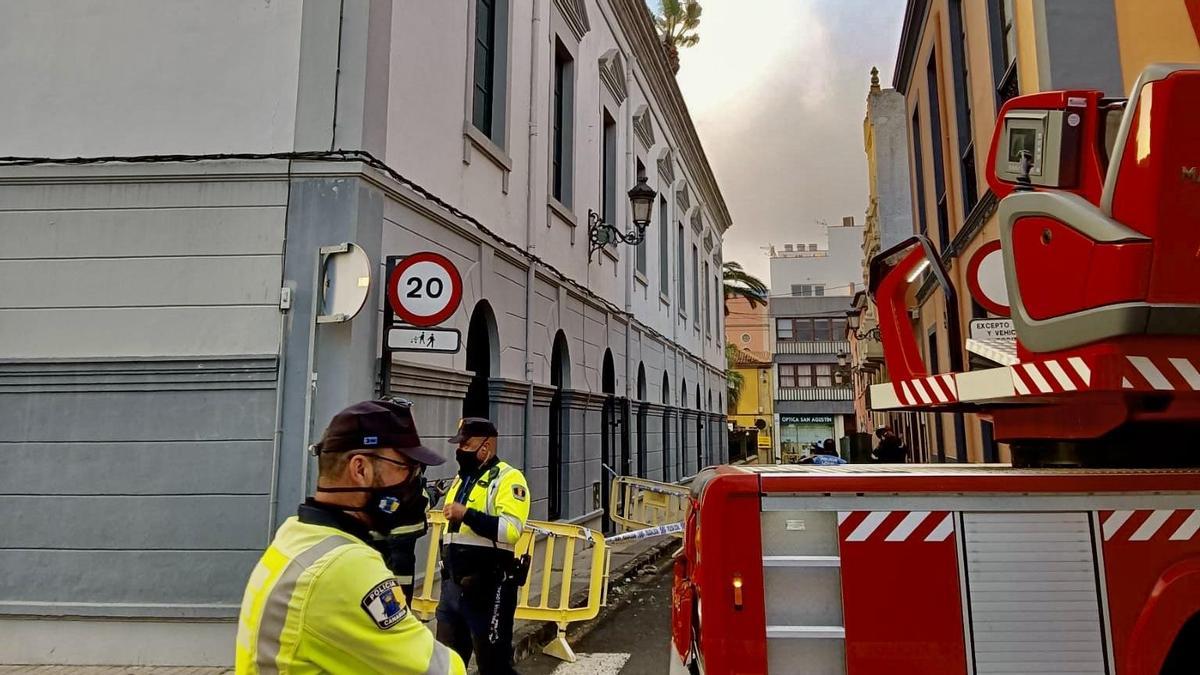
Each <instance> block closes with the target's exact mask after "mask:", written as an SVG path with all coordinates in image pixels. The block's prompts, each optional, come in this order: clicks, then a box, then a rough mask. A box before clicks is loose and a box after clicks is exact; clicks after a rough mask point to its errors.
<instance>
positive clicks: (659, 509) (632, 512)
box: [609, 476, 691, 536]
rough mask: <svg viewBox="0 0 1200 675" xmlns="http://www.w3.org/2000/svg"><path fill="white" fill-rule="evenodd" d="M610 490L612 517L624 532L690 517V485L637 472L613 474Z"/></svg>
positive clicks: (610, 515)
mask: <svg viewBox="0 0 1200 675" xmlns="http://www.w3.org/2000/svg"><path fill="white" fill-rule="evenodd" d="M610 494H611V495H612V498H611V501H610V502H609V503H610V504H611V506H610V507H609V510H610V511H611V513H609V517H610V518H612V521H613V522H614V523H616V525H617V527H618V528H620V530H621V531H622V532H628V531H630V530H641V529H645V528H648V527H655V526H658V525H666V524H667V523H678V522H683V521H686V520H687V512H688V509H689V508H690V504H691V489H690V488H688V487H685V486H682V485H677V484H674V483H660V482H659V481H654V480H646V479H644V478H634V477H633V476H615V477H613V481H612V491H611V493H610ZM679 536H682V535H681V534H680V535H679Z"/></svg>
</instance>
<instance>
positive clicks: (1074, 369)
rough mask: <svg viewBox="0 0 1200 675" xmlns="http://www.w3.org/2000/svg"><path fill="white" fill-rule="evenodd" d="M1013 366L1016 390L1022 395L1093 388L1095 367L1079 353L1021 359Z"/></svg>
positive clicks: (1011, 368)
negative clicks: (1047, 358) (1041, 359)
mask: <svg viewBox="0 0 1200 675" xmlns="http://www.w3.org/2000/svg"><path fill="white" fill-rule="evenodd" d="M1009 370H1010V371H1011V372H1012V380H1013V390H1014V391H1016V392H1017V393H1018V394H1020V395H1021V396H1029V395H1035V394H1058V393H1062V392H1067V391H1086V390H1088V389H1091V388H1092V368H1091V366H1089V365H1088V363H1087V361H1085V360H1084V359H1083V358H1082V357H1079V356H1072V357H1070V358H1067V359H1061V360H1060V359H1049V360H1046V361H1030V362H1028V363H1018V364H1017V365H1015V366H1011V367H1010V368H1009Z"/></svg>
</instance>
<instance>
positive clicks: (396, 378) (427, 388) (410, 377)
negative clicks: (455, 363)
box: [391, 358, 471, 398]
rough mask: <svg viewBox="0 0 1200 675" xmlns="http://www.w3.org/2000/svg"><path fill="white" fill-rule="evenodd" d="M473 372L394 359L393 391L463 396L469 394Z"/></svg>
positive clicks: (396, 392)
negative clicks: (468, 389)
mask: <svg viewBox="0 0 1200 675" xmlns="http://www.w3.org/2000/svg"><path fill="white" fill-rule="evenodd" d="M470 383H471V374H470V373H468V372H466V371H462V370H451V369H449V368H440V367H436V366H427V365H422V364H417V363H412V362H409V361H400V360H398V359H396V358H393V359H392V377H391V392H392V393H393V394H396V395H398V396H404V395H405V394H421V395H423V396H436V397H440V398H462V397H464V396H466V395H467V387H468V385H470Z"/></svg>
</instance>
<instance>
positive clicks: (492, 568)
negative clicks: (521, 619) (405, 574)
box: [437, 417, 529, 675]
mask: <svg viewBox="0 0 1200 675" xmlns="http://www.w3.org/2000/svg"><path fill="white" fill-rule="evenodd" d="M496 435H497V434H496V427H495V425H493V424H492V423H491V422H490V421H488V420H486V419H484V418H482V417H467V418H464V419H463V420H462V421H460V422H459V423H458V433H457V434H456V435H455V436H454V437H453V438H451V439H450V442H451V443H455V444H457V445H458V452H457V453H456V455H457V459H458V466H459V472H458V476H457V477H456V478H455V479H454V484H453V485H451V486H450V491H449V492H448V493H446V505H445V507H444V508H443V510H442V511H443V513H444V514H445V516H446V519H447V520H448V521H449V524H448V525H447V528H446V533H445V534H444V535H443V544H444V546H443V548H442V561H443V574H442V594H441V598H440V599H439V600H438V608H437V622H438V629H437V635H438V640H439V641H441V642H444V643H446V644H448V645H450V646H451V647H452V648H453V649H454V651H456V652H458V654H459V655H460V656H462V658H463V661H464V662H466V663H470V661H471V652H472V651H474V653H475V656H476V658H477V659H478V664H479V673H480V675H492V674H493V673H503V674H507V673H515V672H516V671H514V670H513V667H512V655H513V654H512V628H513V614H514V613H515V612H516V608H517V589H518V587H519V586H520V585H521V583H522V582H523V581H524V576H525V574H527V573H528V558H525V559H524V560H523V561H522V560H521V559H518V558H517V557H516V556H514V553H513V552H514V550H515V548H516V544H517V540H518V539H520V538H521V531H522V530H523V529H524V527H525V520H526V519H527V518H528V517H529V486H528V485H527V484H526V482H525V476H523V475H522V474H521V472H520V471H519V470H517V469H516V468H514V467H512V466H509V465H508V464H506V463H504V462H502V461H500V459H499V458H497V457H496Z"/></svg>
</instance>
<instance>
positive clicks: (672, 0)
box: [654, 0, 701, 73]
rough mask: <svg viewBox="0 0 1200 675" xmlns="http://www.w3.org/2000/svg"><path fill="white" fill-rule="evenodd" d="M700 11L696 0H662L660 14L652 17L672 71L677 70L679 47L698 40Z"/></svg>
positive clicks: (692, 43) (690, 45) (687, 45)
mask: <svg viewBox="0 0 1200 675" xmlns="http://www.w3.org/2000/svg"><path fill="white" fill-rule="evenodd" d="M700 12H701V7H700V2H699V1H698V0H662V14H660V15H658V16H656V17H654V23H655V24H657V26H658V32H659V35H660V36H661V38H662V44H663V49H664V50H665V51H666V52H667V63H668V64H670V66H671V72H673V73H678V72H679V49H680V48H681V47H694V46H695V45H696V43H697V42H699V41H700V34H699V33H697V32H696V30H697V29H698V28H699V27H700Z"/></svg>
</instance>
